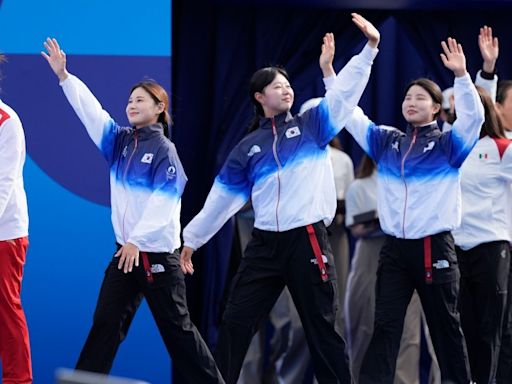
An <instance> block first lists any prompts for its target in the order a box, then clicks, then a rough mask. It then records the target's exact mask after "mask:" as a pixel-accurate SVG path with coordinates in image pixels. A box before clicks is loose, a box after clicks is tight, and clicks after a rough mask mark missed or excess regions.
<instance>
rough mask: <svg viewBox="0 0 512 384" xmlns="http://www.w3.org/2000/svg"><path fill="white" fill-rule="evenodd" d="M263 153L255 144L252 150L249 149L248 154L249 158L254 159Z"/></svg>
mask: <svg viewBox="0 0 512 384" xmlns="http://www.w3.org/2000/svg"><path fill="white" fill-rule="evenodd" d="M260 152H261V148H260V146H259V145H257V144H254V145H253V146H252V147H251V149H249V152H247V156H249V157H252V156H254V155H255V154H256V153H260Z"/></svg>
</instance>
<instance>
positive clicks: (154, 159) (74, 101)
mask: <svg viewBox="0 0 512 384" xmlns="http://www.w3.org/2000/svg"><path fill="white" fill-rule="evenodd" d="M61 86H62V89H63V90H64V94H65V95H66V97H67V98H68V101H69V102H70V104H71V105H72V107H73V109H74V110H75V112H76V114H77V115H78V117H79V118H80V120H81V121H82V123H83V124H84V125H85V127H86V129H87V132H88V133H89V136H90V137H91V139H92V141H93V142H94V143H95V144H96V146H97V147H98V148H99V149H100V151H101V153H102V154H103V156H104V157H105V159H106V160H107V162H108V164H109V166H110V197H111V204H112V225H113V227H114V233H115V236H116V240H117V242H118V243H119V244H121V245H124V244H126V243H128V242H129V243H132V244H134V245H136V246H137V247H138V248H139V250H141V251H145V252H172V251H173V250H175V249H177V248H179V247H180V246H181V241H180V229H181V227H180V211H181V195H182V193H183V189H184V188H185V184H186V182H187V177H186V175H185V172H184V170H183V167H182V165H181V162H180V159H179V158H178V154H177V152H176V148H175V147H174V144H173V143H172V142H171V141H170V140H168V139H167V138H166V137H165V136H164V134H163V128H162V126H161V125H160V124H155V125H150V126H147V127H142V128H139V129H134V128H124V127H120V126H119V125H117V124H116V122H115V121H114V120H113V119H112V118H111V117H110V115H109V114H108V113H107V112H106V111H105V110H103V108H102V107H101V105H100V103H99V102H98V100H96V98H95V97H94V95H93V94H92V93H91V91H90V90H89V89H88V88H87V86H86V85H85V84H84V83H83V82H82V81H80V79H78V78H77V77H75V76H73V75H70V76H69V77H68V78H67V79H66V80H64V81H63V82H62V83H61Z"/></svg>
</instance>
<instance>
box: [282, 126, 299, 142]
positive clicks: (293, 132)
mask: <svg viewBox="0 0 512 384" xmlns="http://www.w3.org/2000/svg"><path fill="white" fill-rule="evenodd" d="M285 135H286V138H288V139H291V138H292V137H295V136H299V135H300V129H299V127H297V126H295V127H291V128H288V129H287V130H286V133H285Z"/></svg>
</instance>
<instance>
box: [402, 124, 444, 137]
mask: <svg viewBox="0 0 512 384" xmlns="http://www.w3.org/2000/svg"><path fill="white" fill-rule="evenodd" d="M415 129H417V133H416V136H417V137H419V136H430V135H432V134H433V133H434V132H435V131H436V130H437V131H439V132H441V130H440V129H439V126H438V125H437V121H433V122H431V123H429V124H427V125H421V126H419V127H414V126H413V125H411V124H407V129H406V131H405V132H406V134H407V136H410V135H412V134H413V133H414V130H415Z"/></svg>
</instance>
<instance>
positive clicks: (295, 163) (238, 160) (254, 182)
mask: <svg viewBox="0 0 512 384" xmlns="http://www.w3.org/2000/svg"><path fill="white" fill-rule="evenodd" d="M377 52H378V50H377V49H373V48H370V47H369V46H368V45H366V46H365V47H364V48H363V50H362V51H361V53H360V54H359V55H356V56H354V57H353V58H352V59H351V60H350V61H349V62H348V63H347V65H346V66H345V67H344V68H343V69H342V70H341V72H340V73H339V74H338V76H337V78H336V81H335V82H334V84H333V86H332V88H331V89H330V90H329V91H327V93H326V95H325V98H324V99H323V100H322V102H321V103H320V104H319V105H318V106H317V107H315V108H312V109H310V110H308V111H306V112H305V113H304V114H302V115H297V116H295V117H292V116H291V115H290V114H287V113H283V114H280V115H277V116H274V117H273V118H261V119H260V126H259V128H258V129H257V130H255V131H253V132H251V133H250V134H248V135H247V136H246V137H244V138H243V139H242V140H241V141H240V142H239V143H238V144H237V145H236V147H235V148H234V149H233V150H232V151H231V153H230V154H229V156H228V158H227V160H226V162H225V163H224V166H223V167H222V169H221V171H220V173H219V174H218V175H217V177H216V178H215V181H214V184H213V187H212V189H211V191H210V193H209V195H208V197H207V199H206V202H205V204H204V207H203V209H202V210H201V211H200V212H199V213H198V214H197V216H196V217H195V218H194V219H193V220H192V221H191V222H190V223H189V224H188V225H187V226H186V227H185V229H184V230H183V239H184V243H185V245H186V246H188V247H190V248H192V249H197V248H199V247H200V246H202V245H203V244H204V243H206V242H207V241H208V240H209V239H210V238H211V237H212V236H213V235H214V234H215V233H216V232H217V231H218V230H219V229H220V228H221V227H222V225H223V224H224V223H225V222H226V221H227V220H228V219H229V218H230V217H231V216H232V215H233V214H235V213H236V212H237V211H238V210H239V209H240V208H241V207H242V206H243V205H244V204H245V202H246V201H247V200H248V199H249V197H251V198H252V204H253V207H254V211H255V223H254V226H255V227H256V228H259V229H262V230H267V231H274V232H282V231H287V230H289V229H293V228H298V227H301V226H305V225H308V224H312V223H316V222H318V221H324V222H325V223H326V225H328V224H330V222H331V221H332V218H333V216H334V213H335V210H336V192H335V187H334V177H333V173H332V168H331V166H330V162H329V158H328V152H327V149H326V146H327V144H328V143H329V141H330V140H331V139H332V138H333V137H334V136H335V135H336V134H337V133H338V132H339V131H340V130H341V128H342V127H343V126H344V124H345V121H346V120H347V118H348V117H349V116H350V115H351V114H352V111H353V109H354V108H355V106H356V105H357V103H358V101H359V99H360V97H361V95H362V93H363V91H364V88H365V86H366V83H367V82H368V78H369V76H370V70H371V65H372V63H373V59H374V58H375V56H376V54H377Z"/></svg>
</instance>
